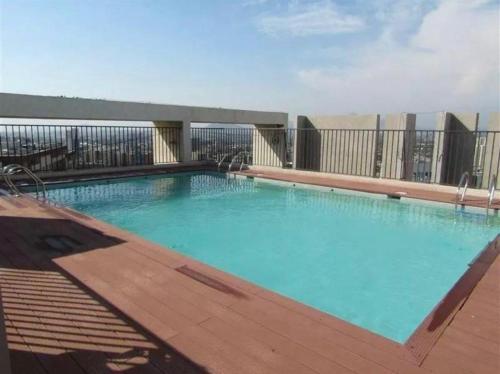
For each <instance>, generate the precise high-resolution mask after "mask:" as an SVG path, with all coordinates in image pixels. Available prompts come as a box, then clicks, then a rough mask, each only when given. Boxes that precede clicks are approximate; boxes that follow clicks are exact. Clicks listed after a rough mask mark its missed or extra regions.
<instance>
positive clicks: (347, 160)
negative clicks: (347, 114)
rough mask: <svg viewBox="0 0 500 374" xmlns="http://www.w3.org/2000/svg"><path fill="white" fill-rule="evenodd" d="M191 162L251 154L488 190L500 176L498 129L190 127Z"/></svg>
mask: <svg viewBox="0 0 500 374" xmlns="http://www.w3.org/2000/svg"><path fill="white" fill-rule="evenodd" d="M191 134H192V151H193V154H192V157H193V159H194V160H199V161H202V160H215V161H218V160H221V159H222V158H223V157H224V156H225V155H229V157H228V158H227V159H229V160H230V159H231V157H234V156H235V155H237V154H238V153H239V152H242V151H246V152H249V153H250V154H251V155H252V157H251V158H250V162H249V163H250V164H251V165H262V166H276V167H295V168H296V169H300V170H311V171H319V172H325V173H337V174H346V175H356V176H366V177H374V178H388V179H398V180H407V181H413V182H423V183H438V184H445V185H457V184H458V182H459V180H460V177H461V175H462V174H463V173H464V172H465V171H467V172H468V173H469V174H470V175H471V186H472V187H475V188H487V186H488V184H489V182H490V180H491V178H493V177H494V176H495V175H499V174H500V132H495V131H439V130H347V129H319V130H318V129H267V128H265V129H255V128H236V129H235V128H193V129H192V130H191Z"/></svg>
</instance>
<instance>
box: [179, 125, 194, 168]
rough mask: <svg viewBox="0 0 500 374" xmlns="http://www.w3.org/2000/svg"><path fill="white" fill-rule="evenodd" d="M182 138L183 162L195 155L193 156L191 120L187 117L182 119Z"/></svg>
mask: <svg viewBox="0 0 500 374" xmlns="http://www.w3.org/2000/svg"><path fill="white" fill-rule="evenodd" d="M181 139H182V143H181V144H182V145H181V149H182V154H181V161H182V162H189V161H192V159H193V156H192V142H191V120H189V119H185V120H184V121H182V134H181Z"/></svg>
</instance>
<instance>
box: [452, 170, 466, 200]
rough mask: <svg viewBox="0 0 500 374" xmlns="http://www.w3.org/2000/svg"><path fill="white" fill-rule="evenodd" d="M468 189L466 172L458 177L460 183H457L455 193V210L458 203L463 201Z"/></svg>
mask: <svg viewBox="0 0 500 374" xmlns="http://www.w3.org/2000/svg"><path fill="white" fill-rule="evenodd" d="M468 187H469V173H468V172H467V171H466V172H465V173H463V174H462V176H461V177H460V182H458V186H457V193H456V195H455V209H456V208H457V205H458V203H459V202H462V201H464V199H465V194H466V193H467V188H468Z"/></svg>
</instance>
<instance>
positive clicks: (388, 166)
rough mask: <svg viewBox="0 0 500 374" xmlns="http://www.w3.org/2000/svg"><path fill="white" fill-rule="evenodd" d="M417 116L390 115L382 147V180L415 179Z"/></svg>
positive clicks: (409, 114)
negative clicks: (414, 149)
mask: <svg viewBox="0 0 500 374" xmlns="http://www.w3.org/2000/svg"><path fill="white" fill-rule="evenodd" d="M416 119H417V116H416V114H412V113H398V114H388V115H387V116H386V118H385V129H384V130H386V131H384V141H383V145H382V165H381V168H380V177H381V178H392V179H404V180H412V179H413V148H414V146H415V141H416V133H415V124H416Z"/></svg>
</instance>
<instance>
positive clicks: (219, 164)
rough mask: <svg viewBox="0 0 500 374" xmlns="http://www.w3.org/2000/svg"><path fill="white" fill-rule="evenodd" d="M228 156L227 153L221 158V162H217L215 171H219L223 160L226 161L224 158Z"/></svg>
mask: <svg viewBox="0 0 500 374" xmlns="http://www.w3.org/2000/svg"><path fill="white" fill-rule="evenodd" d="M228 156H231V155H230V154H229V153H226V154H225V155H224V156H222V158H221V160H220V161H219V163H218V164H217V170H219V171H220V168H221V166H222V163H223V162H224V160H225V159H226V157H228Z"/></svg>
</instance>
